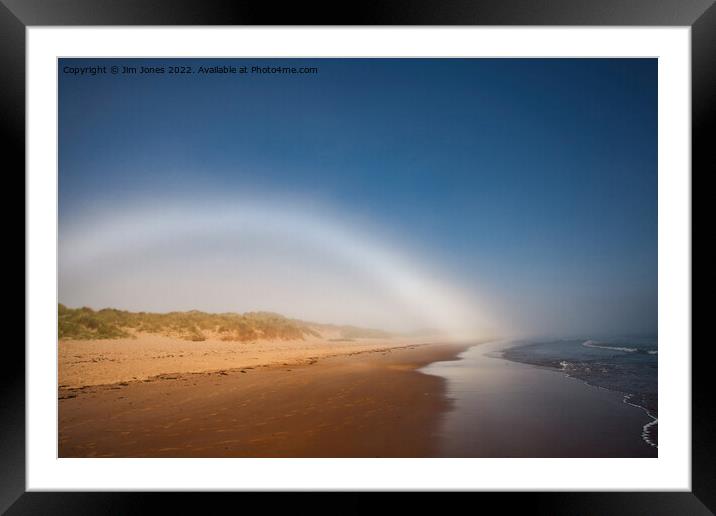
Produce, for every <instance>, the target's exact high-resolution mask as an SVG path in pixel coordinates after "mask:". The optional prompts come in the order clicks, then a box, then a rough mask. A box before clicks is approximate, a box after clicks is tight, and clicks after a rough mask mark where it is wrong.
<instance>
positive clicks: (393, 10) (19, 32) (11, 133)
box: [0, 0, 716, 515]
mask: <svg viewBox="0 0 716 516" xmlns="http://www.w3.org/2000/svg"><path fill="white" fill-rule="evenodd" d="M287 4H288V3H287ZM713 4H714V0H661V1H659V2H654V1H651V0H621V1H620V0H600V1H591V0H541V1H535V0H492V1H471V0H456V1H452V2H439V1H437V0H413V1H411V0H402V1H393V2H383V3H377V2H362V3H359V4H354V5H353V6H352V8H350V9H346V5H342V6H341V4H340V3H338V2H336V3H334V4H333V5H332V7H330V6H323V5H315V4H306V3H303V2H301V3H298V2H296V3H292V4H288V5H276V4H275V3H274V2H269V1H264V2H257V1H229V0H213V1H207V0H204V1H197V0H144V1H142V0H124V1H112V0H64V1H57V0H54V1H53V0H0V70H2V74H1V75H0V82H1V83H2V88H1V89H0V113H1V114H2V116H0V120H2V126H3V136H4V138H3V142H4V144H5V145H4V147H5V150H4V152H3V157H4V162H5V163H14V165H12V166H8V168H5V176H6V177H8V176H10V175H16V176H17V177H19V176H20V170H21V169H23V170H24V166H25V50H26V48H25V29H26V27H29V26H45V25H50V26H61V25H78V26H81V25H562V26H566V25H576V26H584V25H590V26H592V25H596V26H598V25H608V26H617V25H619V26H625V25H634V26H690V27H691V45H692V46H691V50H692V172H691V178H692V181H693V176H694V175H695V174H694V172H695V171H697V170H701V175H705V174H706V173H707V172H708V171H709V170H712V169H713V166H712V164H711V162H710V161H709V157H710V156H712V155H711V153H710V152H709V147H710V146H711V145H710V139H709V138H708V135H709V134H712V133H713V129H714V113H715V111H716V95H714V93H715V92H716V66H714V65H715V64H716V6H714V5H713ZM709 129H710V130H709ZM707 167H708V168H707ZM692 247H693V246H692ZM691 252H693V250H692V251H691ZM692 256H693V255H692ZM25 258H26V259H27V257H25ZM26 280H27V278H26ZM685 344H691V343H685ZM6 346H7V347H13V349H12V350H9V351H8V353H9V359H8V360H9V363H11V364H13V365H12V366H7V367H6V368H5V370H4V373H3V375H1V376H0V378H1V381H2V385H3V391H2V393H3V395H2V396H1V397H0V418H1V419H0V429H1V430H0V431H1V436H0V511H3V512H5V511H7V513H8V514H13V515H14V514H94V513H112V514H128V513H132V512H145V511H147V510H148V509H149V507H150V504H155V503H157V502H158V503H160V504H161V505H162V506H163V507H164V509H171V508H172V507H176V508H177V510H178V512H180V513H186V512H194V510H201V511H202V512H207V509H209V510H210V508H211V507H212V506H213V505H214V504H215V503H217V501H219V500H221V501H228V502H229V503H235V497H237V496H238V497H244V499H243V500H242V501H241V507H243V508H246V510H249V509H248V508H249V507H251V501H252V500H251V499H252V498H254V497H255V495H253V494H249V493H243V494H238V493H236V494H218V493H215V494H212V495H209V494H190V493H171V494H169V493H162V494H158V493H78V492H75V493H39V492H26V491H25V467H26V466H25V368H24V364H25V353H24V349H22V348H20V347H19V346H17V345H15V344H14V343H12V342H7V343H6ZM709 346H710V343H709V342H701V343H698V342H697V343H696V345H694V346H692V359H693V360H692V393H693V394H692V491H691V492H661V493H660V492H640V493H613V492H612V493H594V492H590V493H553V492H552V493H502V494H498V493H481V494H479V495H478V496H479V497H480V500H479V501H480V502H483V501H487V499H488V498H489V501H491V502H498V503H499V504H500V508H501V509H502V510H506V511H511V510H515V509H522V510H526V511H527V510H528V511H530V512H535V513H538V514H540V513H545V514H645V515H646V514H648V515H658V514H670V515H671V514H712V513H713V511H716V467H714V464H716V453H715V452H714V444H713V441H714V440H713V437H712V435H711V434H712V430H711V429H712V428H713V424H714V412H715V410H714V406H716V404H714V403H713V402H712V400H710V399H709V398H710V394H709V393H710V388H709V385H708V383H707V382H708V377H709V371H708V369H707V368H709V367H710V365H709V363H710V362H709V360H708V359H707V358H708V357H707V354H708V348H709ZM305 496H306V494H299V495H296V496H292V497H291V498H292V499H293V498H296V497H298V498H302V499H304V500H305ZM382 496H383V495H381V494H377V493H369V494H361V495H358V494H352V495H350V502H347V501H346V500H343V501H341V502H340V503H341V507H342V509H341V510H340V511H337V509H336V507H335V506H333V507H331V505H330V504H325V503H324V502H323V501H321V502H319V503H313V502H311V505H310V507H311V510H312V512H326V513H327V512H329V511H330V512H331V513H334V512H339V513H340V512H344V513H345V512H367V511H369V510H372V508H373V507H374V506H375V505H376V504H379V503H382V501H380V500H382ZM459 496H467V495H459ZM471 496H472V495H471ZM228 497H232V498H230V499H229V498H228ZM272 497H273V498H272V507H273V508H275V507H276V505H275V504H280V503H281V502H282V501H283V500H285V499H286V498H285V495H272ZM378 497H381V499H379V498H378ZM209 498H210V499H209ZM413 498H414V499H415V500H416V501H417V502H418V503H420V504H421V505H422V506H423V507H425V498H424V497H423V495H422V494H417V495H416V496H414V497H413ZM322 500H323V498H322ZM294 501H295V500H293V501H292V502H291V503H294ZM438 503H440V502H438ZM471 503H474V502H471ZM236 508H238V506H236ZM442 509H443V510H444V507H442Z"/></svg>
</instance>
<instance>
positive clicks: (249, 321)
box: [58, 304, 320, 341]
mask: <svg viewBox="0 0 716 516" xmlns="http://www.w3.org/2000/svg"><path fill="white" fill-rule="evenodd" d="M58 332H59V338H60V339H61V340H63V339H80V340H90V339H117V338H122V337H125V338H126V337H132V336H134V335H135V334H136V333H153V334H159V335H166V336H171V337H178V338H181V339H184V340H190V341H203V340H206V339H207V338H208V337H213V338H219V339H221V340H226V341H249V340H256V339H282V340H291V339H303V338H304V337H305V336H320V335H319V334H318V333H317V332H316V331H315V330H313V329H312V328H311V327H309V326H308V325H307V324H306V323H303V322H301V321H297V320H294V319H288V318H286V317H284V316H282V315H279V314H274V313H270V312H249V313H245V314H237V313H221V314H210V313H206V312H199V311H196V310H192V311H189V312H169V313H149V312H128V311H125V310H117V309H114V308H104V309H102V310H93V309H91V308H87V307H83V308H68V307H66V306H65V305H63V304H60V305H59V306H58Z"/></svg>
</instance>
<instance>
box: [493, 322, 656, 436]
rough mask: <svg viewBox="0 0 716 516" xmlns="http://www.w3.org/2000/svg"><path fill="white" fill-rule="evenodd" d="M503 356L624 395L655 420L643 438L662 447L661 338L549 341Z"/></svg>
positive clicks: (502, 354) (517, 348) (526, 345)
mask: <svg viewBox="0 0 716 516" xmlns="http://www.w3.org/2000/svg"><path fill="white" fill-rule="evenodd" d="M498 356H500V357H501V358H504V359H507V360H512V361H514V362H522V363H526V364H533V365H538V366H543V367H549V368H553V369H556V370H558V371H560V372H562V373H564V374H565V375H567V376H569V377H571V378H575V379H578V380H581V381H583V382H585V383H587V384H588V385H592V386H594V387H600V388H602V389H607V390H610V391H615V392H618V393H621V394H623V395H624V398H623V400H624V403H627V404H630V405H633V406H635V407H639V408H641V409H642V410H644V412H645V413H646V414H647V415H648V416H649V417H650V418H651V421H649V422H648V423H647V424H646V425H645V426H644V428H643V429H642V438H643V439H644V441H645V442H646V443H647V444H649V445H651V446H655V447H657V446H658V414H659V407H658V361H659V347H658V339H657V338H656V337H651V336H630V337H616V338H610V339H600V340H594V339H572V340H544V341H538V342H527V343H522V344H518V345H516V346H512V347H509V348H507V349H505V350H503V351H501V352H498Z"/></svg>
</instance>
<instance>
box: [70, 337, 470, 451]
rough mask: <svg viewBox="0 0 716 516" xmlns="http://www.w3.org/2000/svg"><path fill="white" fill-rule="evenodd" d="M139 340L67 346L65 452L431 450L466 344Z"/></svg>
mask: <svg viewBox="0 0 716 516" xmlns="http://www.w3.org/2000/svg"><path fill="white" fill-rule="evenodd" d="M138 340H139V339H133V340H130V341H128V342H122V341H121V340H114V341H105V342H99V341H95V342H69V343H68V342H61V343H60V367H59V369H60V383H61V385H63V387H60V389H59V456H60V457H425V456H432V455H434V454H435V453H437V448H436V446H437V439H436V438H435V433H436V432H437V430H438V426H439V423H440V416H441V414H443V413H444V412H445V411H447V410H448V409H449V408H450V401H449V400H448V399H447V397H446V396H445V384H446V382H445V381H444V380H443V379H441V378H438V377H435V376H429V375H425V374H422V373H420V372H418V371H416V370H417V369H418V368H420V367H423V366H425V365H427V364H429V363H432V362H435V361H440V360H451V359H453V358H455V357H456V356H457V355H458V354H459V353H460V352H461V351H463V350H464V349H466V347H467V346H461V345H449V344H429V343H426V342H420V341H418V342H408V341H398V340H396V341H392V340H390V341H386V340H383V341H376V339H366V341H365V342H358V341H354V342H331V343H326V342H301V343H291V342H283V343H270V342H262V343H260V345H259V346H256V345H248V344H240V343H220V342H209V341H207V342H202V343H198V344H197V343H192V342H181V341H176V340H174V341H173V344H172V343H171V342H170V341H171V340H172V339H161V338H160V339H156V338H153V339H146V340H145V341H139V342H138ZM170 344H172V345H170ZM131 345H134V346H135V347H134V348H129V347H128V346H131ZM242 347H243V349H241V348H242ZM171 355H173V356H171ZM147 357H158V358H147Z"/></svg>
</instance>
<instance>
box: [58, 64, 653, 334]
mask: <svg viewBox="0 0 716 516" xmlns="http://www.w3.org/2000/svg"><path fill="white" fill-rule="evenodd" d="M182 64H184V65H187V66H192V67H194V69H195V70H196V68H197V67H198V66H199V65H204V66H216V65H233V66H242V65H246V66H252V65H262V66H266V65H269V64H270V65H271V66H315V67H318V68H319V73H318V74H315V75H278V74H276V75H256V74H245V75H239V74H223V75H200V74H196V73H195V74H185V75H175V74H171V75H170V74H166V73H165V74H163V75H158V74H136V75H112V74H110V73H107V74H101V75H95V76H87V75H84V76H76V75H71V74H68V73H63V69H64V67H67V66H71V67H77V66H90V65H100V66H102V65H104V66H107V67H108V69H109V67H110V66H112V65H118V66H120V67H121V66H122V65H129V66H135V67H139V66H164V67H167V66H169V65H174V66H176V65H182ZM59 145H60V147H59V203H60V204H59V214H60V221H59V229H60V240H59V247H60V249H59V252H60V262H59V298H60V302H63V303H65V304H67V305H69V306H82V305H87V306H92V307H94V308H101V307H103V306H113V307H118V308H124V309H130V310H150V311H167V310H186V309H194V308H195V309H201V310H208V311H248V310H273V311H277V312H281V313H284V314H286V315H289V316H293V317H300V318H306V319H310V320H317V321H325V322H342V323H350V324H359V325H368V326H380V327H387V328H388V329H410V328H417V327H423V326H436V325H440V324H443V323H444V324H445V325H448V326H449V325H451V324H453V323H455V324H456V325H460V324H462V325H463V326H464V324H463V323H464V321H465V320H466V319H468V320H469V319H470V318H471V317H472V315H473V314H474V321H475V326H478V327H485V328H487V327H489V328H490V331H493V332H496V333H502V334H506V335H509V334H513V333H521V334H524V333H530V334H548V335H564V336H572V335H580V336H585V337H591V336H598V335H607V334H618V333H622V334H623V333H656V327H657V60H655V59H403V60H401V59H375V60H371V59H351V60H341V59H313V60H310V59H296V60H275V59H217V60H214V59H200V60H166V59H156V60H154V59H151V60H102V59H61V60H60V62H59ZM418 298H419V299H418ZM431 314H437V315H435V317H431ZM457 320H459V321H460V322H455V321H457ZM468 324H469V323H468Z"/></svg>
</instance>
